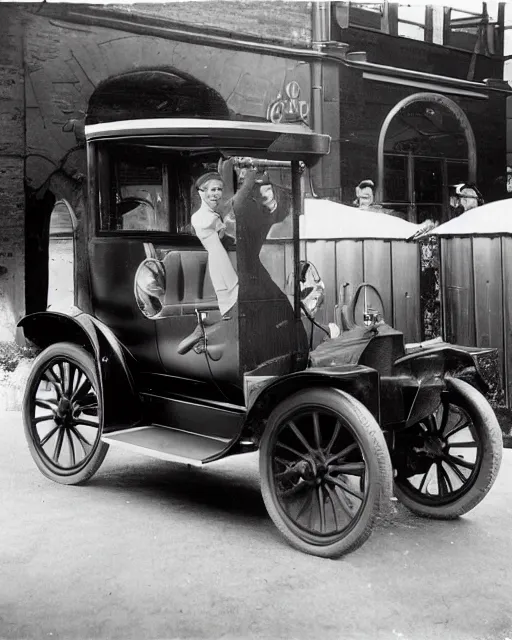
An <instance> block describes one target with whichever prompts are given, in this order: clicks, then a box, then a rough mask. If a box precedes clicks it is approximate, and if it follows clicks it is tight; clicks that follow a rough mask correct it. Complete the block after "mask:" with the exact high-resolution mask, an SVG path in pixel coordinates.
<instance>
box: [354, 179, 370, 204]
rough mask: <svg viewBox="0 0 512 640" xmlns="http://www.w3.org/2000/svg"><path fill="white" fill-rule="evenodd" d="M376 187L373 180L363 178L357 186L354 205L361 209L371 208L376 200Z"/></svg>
mask: <svg viewBox="0 0 512 640" xmlns="http://www.w3.org/2000/svg"><path fill="white" fill-rule="evenodd" d="M374 189H375V183H374V182H373V180H362V181H361V182H360V183H359V184H358V185H357V187H356V199H355V200H354V205H355V206H356V207H359V208H360V209H370V208H371V207H372V206H373V204H374V201H375V196H374Z"/></svg>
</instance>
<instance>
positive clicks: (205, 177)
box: [195, 171, 224, 191]
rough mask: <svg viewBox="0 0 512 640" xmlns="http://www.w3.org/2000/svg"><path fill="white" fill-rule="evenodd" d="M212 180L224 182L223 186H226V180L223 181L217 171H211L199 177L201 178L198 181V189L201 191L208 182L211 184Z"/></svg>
mask: <svg viewBox="0 0 512 640" xmlns="http://www.w3.org/2000/svg"><path fill="white" fill-rule="evenodd" d="M210 180H218V181H219V182H222V184H224V180H223V179H222V177H221V175H220V173H217V172H216V171H209V172H208V173H204V174H203V175H202V176H199V178H198V179H197V180H196V184H195V187H196V189H197V190H198V191H200V190H201V189H202V187H204V185H205V184H206V183H207V182H210Z"/></svg>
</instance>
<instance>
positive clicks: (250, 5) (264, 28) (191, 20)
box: [106, 0, 311, 46]
mask: <svg viewBox="0 0 512 640" xmlns="http://www.w3.org/2000/svg"><path fill="white" fill-rule="evenodd" d="M106 8H112V9H115V10H117V11H123V12H127V13H135V14H145V15H151V16H157V17H159V18H167V19H169V20H172V21H174V22H181V23H184V24H188V25H191V26H194V27H203V28H204V27H206V28H213V29H215V28H222V29H226V30H228V31H233V32H234V34H240V35H241V36H243V35H245V36H253V37H262V38H266V39H270V40H275V41H276V42H280V43H286V44H293V45H302V46H305V45H306V44H310V43H311V2H289V1H288V0H286V1H283V0H271V1H268V0H267V1H264V0H206V1H204V2H165V3H162V4H145V3H144V4H140V3H136V4H120V5H107V7H106ZM235 37H236V36H235Z"/></svg>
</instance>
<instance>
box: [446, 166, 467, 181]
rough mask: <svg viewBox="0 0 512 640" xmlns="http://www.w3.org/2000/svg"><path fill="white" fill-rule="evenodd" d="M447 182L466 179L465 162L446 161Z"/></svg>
mask: <svg viewBox="0 0 512 640" xmlns="http://www.w3.org/2000/svg"><path fill="white" fill-rule="evenodd" d="M447 169H448V184H449V185H450V184H458V183H459V182H467V181H468V165H467V162H448V163H447Z"/></svg>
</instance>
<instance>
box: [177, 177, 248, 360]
mask: <svg viewBox="0 0 512 640" xmlns="http://www.w3.org/2000/svg"><path fill="white" fill-rule="evenodd" d="M195 187H196V189H197V191H198V193H199V197H200V198H201V206H200V207H199V209H198V210H197V211H196V212H195V213H193V214H192V217H191V220H190V222H191V224H192V227H193V229H194V231H195V233H196V235H197V237H198V238H199V240H200V241H201V244H202V245H203V247H204V248H205V249H206V251H207V252H208V271H209V273H210V278H211V281H212V284H213V288H214V289H215V295H216V296H217V302H218V304H219V310H220V313H221V316H222V320H230V319H231V315H230V312H233V308H234V306H235V304H236V302H237V300H238V275H237V273H236V271H235V268H234V267H233V264H232V262H231V260H230V259H229V254H228V252H227V251H226V249H225V247H224V245H223V244H222V238H224V236H225V235H226V229H227V227H226V224H225V223H224V222H223V219H222V217H221V215H220V213H219V208H220V205H221V200H222V195H223V191H224V181H223V180H222V178H221V176H220V174H219V173H217V172H213V171H212V172H209V173H206V174H204V175H202V176H200V177H199V178H198V179H197V180H196V183H195ZM233 239H234V238H233ZM212 330H213V327H208V331H207V333H211V331H212ZM203 331H204V329H203V328H202V327H201V326H199V325H198V326H197V327H196V329H195V330H194V332H193V333H192V334H191V335H190V336H188V337H187V338H185V339H184V340H182V341H181V343H180V344H179V345H178V353H180V354H185V353H188V351H190V349H192V348H193V347H194V346H195V345H196V344H197V343H198V342H199V341H200V340H201V339H202V338H203Z"/></svg>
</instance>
